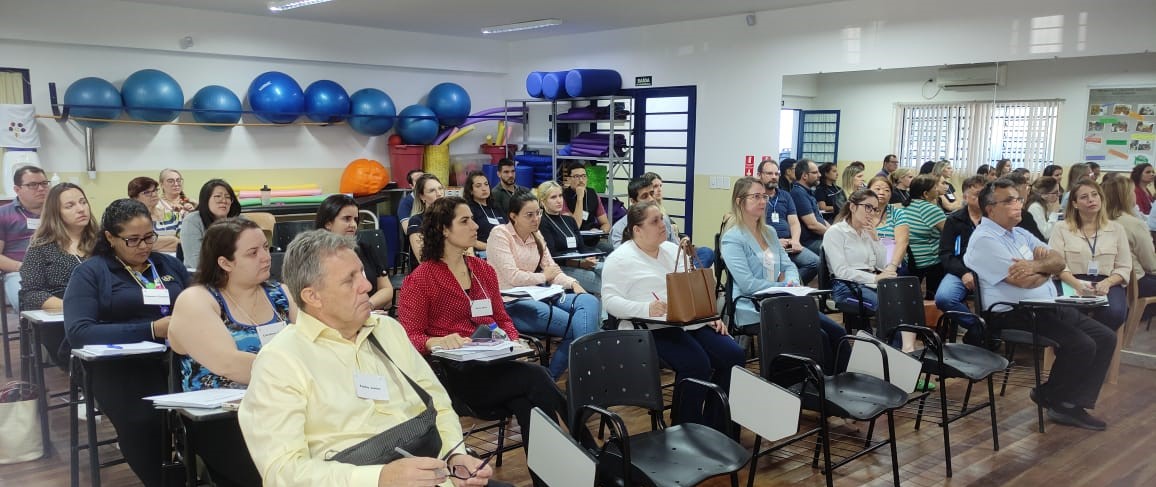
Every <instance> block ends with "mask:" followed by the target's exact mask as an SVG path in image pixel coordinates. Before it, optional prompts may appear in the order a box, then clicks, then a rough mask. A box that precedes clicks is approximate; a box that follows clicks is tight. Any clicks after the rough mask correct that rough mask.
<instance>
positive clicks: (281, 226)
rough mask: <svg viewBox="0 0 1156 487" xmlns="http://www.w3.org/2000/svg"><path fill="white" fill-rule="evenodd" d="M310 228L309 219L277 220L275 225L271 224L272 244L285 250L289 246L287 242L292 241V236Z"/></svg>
mask: <svg viewBox="0 0 1156 487" xmlns="http://www.w3.org/2000/svg"><path fill="white" fill-rule="evenodd" d="M312 229H313V222H311V221H305V220H295V221H287V222H277V224H276V225H273V246H274V247H276V248H278V249H280V250H285V249H286V248H288V247H289V242H292V241H293V237H296V236H297V234H299V233H302V232H307V231H309V230H312Z"/></svg>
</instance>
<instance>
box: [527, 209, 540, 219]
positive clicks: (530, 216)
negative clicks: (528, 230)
mask: <svg viewBox="0 0 1156 487" xmlns="http://www.w3.org/2000/svg"><path fill="white" fill-rule="evenodd" d="M522 218H528V219H530V220H533V219H535V218H542V210H538V211H535V212H533V213H530V212H526V213H522Z"/></svg>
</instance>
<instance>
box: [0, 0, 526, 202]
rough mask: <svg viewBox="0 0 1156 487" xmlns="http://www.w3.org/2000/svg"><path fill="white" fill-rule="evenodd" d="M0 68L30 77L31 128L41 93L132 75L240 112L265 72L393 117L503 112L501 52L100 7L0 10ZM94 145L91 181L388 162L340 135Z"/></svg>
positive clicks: (122, 129) (157, 9)
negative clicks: (391, 109) (387, 103)
mask: <svg viewBox="0 0 1156 487" xmlns="http://www.w3.org/2000/svg"><path fill="white" fill-rule="evenodd" d="M186 35H190V36H192V37H193V38H194V40H195V45H194V46H193V47H192V48H191V49H188V50H182V49H180V47H179V44H178V41H179V39H180V38H182V37H184V36H186ZM0 64H2V65H4V66H10V67H20V68H29V69H30V70H31V78H32V95H33V103H34V104H35V105H36V108H37V112H38V113H42V114H48V113H50V112H51V109H50V102H49V97H48V89H47V86H48V83H49V82H56V83H57V86H58V90H59V94H60V96H61V99H62V98H63V94H64V90H65V89H66V88H67V87H68V85H69V84H70V83H72V82H73V81H75V80H76V79H79V78H82V77H85V76H98V77H102V78H105V79H107V80H109V81H111V82H112V83H113V84H115V85H118V86H119V84H120V83H121V82H122V81H123V80H124V78H126V77H127V76H128V75H129V74H131V73H133V72H135V71H137V70H139V69H144V68H156V69H160V70H162V71H165V72H167V73H168V74H170V75H171V76H173V78H175V79H176V80H177V81H178V82H179V83H180V84H181V87H182V89H183V91H184V94H185V98H186V100H187V99H190V98H192V96H193V94H194V93H196V91H197V90H198V89H200V88H201V87H203V86H205V85H209V84H220V85H223V86H226V87H228V88H230V89H231V90H233V91H234V93H236V94H237V95H238V96H239V97H241V98H242V99H244V97H245V92H246V91H247V89H248V86H249V83H250V82H251V81H252V79H253V78H254V77H255V76H256V75H258V74H260V73H262V72H264V71H268V70H278V71H284V72H286V73H288V74H289V75H291V76H293V77H294V78H295V79H296V80H297V81H298V83H300V84H301V86H302V88H305V87H306V86H307V85H308V84H309V83H311V82H313V81H316V80H318V79H331V80H334V81H337V82H338V83H340V84H342V86H344V87H345V88H346V90H347V91H348V92H349V93H351V94H352V93H353V92H354V91H356V90H358V89H361V88H369V87H372V88H378V89H381V90H383V91H385V92H386V93H388V94H389V95H390V97H391V98H392V99H393V101H394V103H395V104H396V105H397V108H398V110H399V111H400V110H401V109H402V108H403V107H405V106H407V105H410V104H414V103H418V102H419V101H421V100H422V99H423V98H424V97H425V94H426V93H428V91H429V89H430V88H432V87H433V86H434V85H436V84H437V83H441V82H444V81H452V82H456V83H458V84H461V85H462V86H463V87H465V88H466V89H467V90H468V91H469V93H470V95H471V98H472V101H473V108H474V109H475V110H477V109H481V108H488V107H493V106H500V105H501V104H502V100H503V99H504V98H505V95H504V93H503V91H504V89H503V88H504V86H503V83H504V72H505V64H506V63H505V44H504V43H501V42H497V41H488V40H476V39H475V40H468V41H467V40H464V39H460V38H453V37H446V36H433V35H424V34H413V33H408V32H397V31H385V30H378V29H367V28H359V27H347V26H337V25H326V24H318V23H309V22H301V21H295V20H286V19H279V18H266V17H258V16H244V15H233V14H220V13H212V12H204V11H198V10H191V9H183V8H173V7H164V6H153V5H146V4H137V3H130V2H117V1H108V0H47V1H41V2H15V1H7V0H3V1H2V2H0ZM185 118H188V115H187V114H185V115H183V116H182V119H185ZM40 127H41V134H42V140H43V142H44V147H43V148H42V149H41V155H42V157H41V158H42V160H43V161H44V164H45V166H46V168H47V169H48V170H49V171H61V172H66V171H67V172H75V171H82V170H83V169H84V160H83V156H84V154H83V137H82V135H81V132H80V131H79V130H78V129H76V128H75V127H74V126H72V127H65V126H62V125H60V124H58V123H56V122H54V121H51V120H42V121H41V124H40ZM494 130H495V126H494V124H482V125H481V126H479V128H478V129H477V130H476V131H475V133H474V134H471V135H470V136H468V137H467V138H465V139H464V140H462V141H460V142H456V143H455V144H454V146H453V148H452V152H454V153H476V152H477V151H478V149H477V145H478V144H479V143H480V142H481V141H482V140H483V138H484V135H485V132H486V131H490V132H493V131H494ZM96 139H97V167H98V169H99V170H101V171H130V170H136V171H141V172H142V173H146V174H148V173H153V172H155V170H156V169H159V168H161V167H165V166H173V167H177V168H184V169H210V170H212V169H221V170H224V169H230V170H234V169H270V170H273V169H295V168H325V167H333V168H341V167H344V166H345V165H346V164H347V163H349V161H351V160H353V159H356V158H360V157H369V158H372V159H377V160H380V161H382V162H383V163H385V162H386V161H387V160H388V156H387V149H386V144H385V137H376V138H369V137H365V136H362V135H359V134H357V133H356V132H354V131H353V130H352V129H350V128H349V127H344V126H340V127H308V128H306V127H275V128H268V127H248V128H233V129H230V130H228V131H227V132H224V133H215V132H209V131H207V130H205V129H203V128H200V127H179V126H162V127H149V126H142V125H127V124H120V125H116V124H113V125H110V126H108V127H105V128H100V129H97V130H96ZM302 182H305V181H302ZM326 189H330V188H326ZM331 190H336V188H331Z"/></svg>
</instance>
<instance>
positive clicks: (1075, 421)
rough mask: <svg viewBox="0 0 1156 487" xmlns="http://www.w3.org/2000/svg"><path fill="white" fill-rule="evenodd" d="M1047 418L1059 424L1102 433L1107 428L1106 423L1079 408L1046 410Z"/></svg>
mask: <svg viewBox="0 0 1156 487" xmlns="http://www.w3.org/2000/svg"><path fill="white" fill-rule="evenodd" d="M1048 417H1049V418H1051V419H1052V421H1055V422H1057V423H1059V424H1064V425H1068V426H1075V427H1077V428H1084V429H1087V430H1093V431H1104V430H1105V429H1107V428H1108V423H1105V422H1103V421H1100V420H1099V419H1096V418H1094V417H1092V415H1091V414H1088V412H1087V411H1084V408H1081V407H1070V408H1065V407H1055V408H1048Z"/></svg>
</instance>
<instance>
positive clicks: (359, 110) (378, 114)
mask: <svg viewBox="0 0 1156 487" xmlns="http://www.w3.org/2000/svg"><path fill="white" fill-rule="evenodd" d="M349 98H350V100H351V101H352V105H353V108H352V110H351V113H352V115H353V116H351V117H349V126H350V127H353V130H355V131H357V133H359V134H363V135H368V136H371V137H372V136H376V135H382V134H384V133H386V132H389V129H391V128H393V119H394V118H395V117H397V107H396V106H394V104H393V99H392V98H390V97H389V95H387V94H385V92H384V91H381V90H378V89H374V88H365V89H362V90H357V92H355V93H354V94H353V96H350V97H349Z"/></svg>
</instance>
